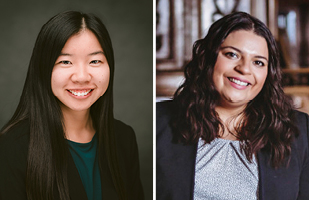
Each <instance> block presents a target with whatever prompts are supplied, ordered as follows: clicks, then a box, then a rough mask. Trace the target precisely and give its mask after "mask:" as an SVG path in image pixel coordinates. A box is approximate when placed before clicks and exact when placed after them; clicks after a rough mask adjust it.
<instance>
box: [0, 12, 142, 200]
mask: <svg viewBox="0 0 309 200" xmlns="http://www.w3.org/2000/svg"><path fill="white" fill-rule="evenodd" d="M113 77H114V54H113V48H112V44H111V40H110V37H109V34H108V31H107V29H106V28H105V26H104V24H103V23H102V22H101V20H100V19H98V18H97V17H96V16H94V15H92V14H83V13H80V12H75V11H69V12H64V13H60V14H58V15H56V16H54V17H53V18H51V19H50V20H49V21H48V22H47V23H46V24H44V26H43V27H42V29H41V31H40V33H39V35H38V38H37V40H36V43H35V47H34V50H33V53H32V57H31V60H30V64H29V68H28V73H27V78H26V82H25V85H24V89H23V93H22V96H21V98H20V102H19V105H18V107H17V109H16V111H15V113H14V115H13V117H12V118H11V119H10V121H9V122H8V123H7V124H6V125H5V126H4V127H3V128H2V130H1V134H0V162H1V165H0V177H1V178H0V199H29V200H30V199H32V200H42V199H44V200H50V199H56V200H57V199H61V200H69V199H71V200H74V199H75V200H77V199H89V200H90V199H93V200H94V199H95V200H98V199H120V200H127V199H137V200H139V199H144V196H143V188H142V185H141V181H140V177H139V159H138V150H137V144H136V139H135V134H134V131H133V129H132V128H131V127H130V126H128V125H126V124H124V123H122V122H120V121H118V120H116V119H114V115H113Z"/></svg>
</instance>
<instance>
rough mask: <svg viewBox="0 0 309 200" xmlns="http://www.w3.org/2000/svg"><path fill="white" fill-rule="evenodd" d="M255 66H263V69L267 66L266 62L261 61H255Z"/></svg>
mask: <svg viewBox="0 0 309 200" xmlns="http://www.w3.org/2000/svg"><path fill="white" fill-rule="evenodd" d="M254 64H255V65H258V66H261V67H263V66H265V64H264V62H262V61H259V60H257V61H254Z"/></svg>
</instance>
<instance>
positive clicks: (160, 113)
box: [156, 100, 176, 118]
mask: <svg viewBox="0 0 309 200" xmlns="http://www.w3.org/2000/svg"><path fill="white" fill-rule="evenodd" d="M175 110H176V103H175V102H174V101H173V100H168V101H162V102H158V103H156V114H157V118H161V117H167V116H171V115H172V114H173V113H174V112H175Z"/></svg>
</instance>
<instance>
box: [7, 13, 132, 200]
mask: <svg viewBox="0 0 309 200" xmlns="http://www.w3.org/2000/svg"><path fill="white" fill-rule="evenodd" d="M84 28H86V29H88V30H90V31H91V32H93V33H94V34H95V36H96V37H97V39H98V41H99V43H100V44H101V47H102V49H103V50H104V54H105V56H106V59H107V62H108V65H109V68H110V80H109V85H108V89H107V90H106V92H105V94H104V95H103V96H102V97H100V98H99V99H98V100H97V101H96V102H95V103H94V104H93V105H92V106H91V108H90V114H91V118H92V120H93V124H94V128H95V130H96V134H97V136H98V155H99V156H98V157H99V163H101V159H102V154H103V153H104V157H105V158H106V159H107V162H108V165H109V169H110V172H111V174H112V179H113V183H114V186H115V188H116V191H117V193H118V196H119V198H120V199H126V194H125V191H124V188H123V182H122V178H121V176H120V172H119V167H118V161H117V156H116V147H115V138H114V134H113V120H114V116H113V77H114V53H113V47H112V43H111V39H110V36H109V34H108V31H107V29H106V27H105V26H104V24H103V23H102V22H101V20H100V19H99V18H97V17H96V16H94V15H92V14H83V13H80V12H76V11H68V12H64V13H60V14H58V15H56V16H54V17H52V18H51V19H50V20H49V21H48V22H47V23H46V24H45V25H44V26H43V27H42V29H41V31H40V33H39V35H38V37H37V40H36V43H35V46H34V49H33V52H32V57H31V60H30V64H29V68H28V72H27V78H26V81H25V85H24V88H23V92H22V95H21V98H20V102H19V104H18V107H17V109H16V111H15V113H14V115H13V117H12V118H11V119H10V120H9V122H8V123H7V124H6V125H5V126H4V127H3V128H2V130H1V134H4V133H6V132H8V131H9V130H10V129H12V128H13V127H14V126H16V125H17V124H18V123H19V122H21V121H25V120H28V121H29V122H30V143H29V152H28V161H27V162H28V164H27V178H26V188H27V196H28V199H31V200H42V199H46V200H51V199H54V198H53V193H54V191H58V193H59V196H60V199H61V200H68V199H69V189H68V178H67V165H68V163H67V156H68V153H69V152H68V146H67V142H66V140H65V132H64V128H63V116H62V112H61V109H60V106H59V103H58V100H57V98H56V97H55V96H54V94H53V92H52V89H51V75H52V70H53V67H54V64H55V62H56V59H57V58H58V56H59V55H60V53H61V50H62V48H63V47H64V45H65V43H66V41H67V40H68V39H69V38H70V37H71V36H73V35H75V34H77V33H79V32H80V31H81V30H82V29H84ZM100 169H101V170H102V166H101V165H100ZM54 186H55V187H54Z"/></svg>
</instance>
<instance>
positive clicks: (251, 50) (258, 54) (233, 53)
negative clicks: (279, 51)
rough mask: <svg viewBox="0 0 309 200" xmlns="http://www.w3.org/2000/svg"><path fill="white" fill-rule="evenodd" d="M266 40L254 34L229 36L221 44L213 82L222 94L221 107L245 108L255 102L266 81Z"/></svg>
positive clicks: (244, 33)
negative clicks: (252, 101)
mask: <svg viewBox="0 0 309 200" xmlns="http://www.w3.org/2000/svg"><path fill="white" fill-rule="evenodd" d="M267 71H268V48H267V42H266V40H265V39H264V38H263V37H261V36H258V35H256V34H255V33H253V32H252V31H245V30H239V31H235V32H232V33H230V34H229V35H228V36H227V38H226V39H225V40H224V42H223V43H222V44H221V46H220V49H219V53H218V57H217V61H216V64H215V66H214V73H213V81H214V84H215V88H216V90H217V91H218V92H219V94H220V103H219V106H223V107H243V106H246V105H247V103H248V102H249V101H250V100H252V99H254V98H255V97H256V96H257V95H258V94H259V92H260V91H261V89H262V88H263V85H264V82H265V80H266V77H267Z"/></svg>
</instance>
